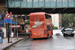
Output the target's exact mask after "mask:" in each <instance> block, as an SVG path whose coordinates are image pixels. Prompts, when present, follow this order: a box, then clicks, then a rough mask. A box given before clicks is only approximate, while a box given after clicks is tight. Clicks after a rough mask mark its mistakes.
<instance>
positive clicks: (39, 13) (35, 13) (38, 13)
mask: <svg viewBox="0 0 75 50" xmlns="http://www.w3.org/2000/svg"><path fill="white" fill-rule="evenodd" d="M44 14H47V13H45V12H34V13H30V16H31V15H44ZM48 15H50V14H48ZM50 16H51V15H50Z"/></svg>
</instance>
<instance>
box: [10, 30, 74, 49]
mask: <svg viewBox="0 0 75 50" xmlns="http://www.w3.org/2000/svg"><path fill="white" fill-rule="evenodd" d="M9 50H75V37H70V36H67V37H63V34H62V33H61V30H53V37H52V38H40V39H31V38H28V39H25V40H23V41H21V42H20V43H18V44H16V45H14V46H12V47H11V48H9Z"/></svg>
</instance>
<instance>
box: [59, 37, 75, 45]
mask: <svg viewBox="0 0 75 50" xmlns="http://www.w3.org/2000/svg"><path fill="white" fill-rule="evenodd" d="M58 37H60V36H58ZM60 38H61V39H63V40H65V41H67V42H69V43H71V44H74V43H73V42H71V41H69V40H67V39H65V38H63V37H62V36H61V37H60Z"/></svg>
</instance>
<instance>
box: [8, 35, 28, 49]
mask: <svg viewBox="0 0 75 50" xmlns="http://www.w3.org/2000/svg"><path fill="white" fill-rule="evenodd" d="M27 38H29V36H28V37H26V38H25V39H23V40H21V41H20V42H18V43H16V44H14V45H13V46H11V47H10V48H8V49H7V50H10V49H11V48H13V47H14V46H16V45H17V44H19V43H21V42H22V41H24V40H26V39H27Z"/></svg>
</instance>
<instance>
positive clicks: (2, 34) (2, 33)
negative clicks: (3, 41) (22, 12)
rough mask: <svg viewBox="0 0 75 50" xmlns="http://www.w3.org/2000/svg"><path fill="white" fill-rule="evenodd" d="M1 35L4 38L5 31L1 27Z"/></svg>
mask: <svg viewBox="0 0 75 50" xmlns="http://www.w3.org/2000/svg"><path fill="white" fill-rule="evenodd" d="M0 37H2V38H4V32H3V31H2V29H0Z"/></svg>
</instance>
